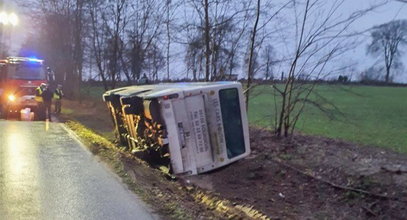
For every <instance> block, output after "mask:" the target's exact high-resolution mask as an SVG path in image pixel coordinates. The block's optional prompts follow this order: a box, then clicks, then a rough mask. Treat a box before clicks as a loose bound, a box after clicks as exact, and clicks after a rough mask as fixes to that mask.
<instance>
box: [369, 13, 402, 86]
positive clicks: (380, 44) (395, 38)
mask: <svg viewBox="0 0 407 220" xmlns="http://www.w3.org/2000/svg"><path fill="white" fill-rule="evenodd" d="M371 37H372V42H371V43H370V44H369V46H368V50H367V52H368V53H370V54H372V55H374V56H380V57H383V58H384V64H385V70H386V75H385V82H389V81H390V78H391V69H392V67H393V66H394V63H395V62H396V61H397V59H398V58H399V56H400V53H401V52H400V47H401V46H404V45H406V44H407V20H396V21H391V22H389V23H386V24H382V25H379V26H377V27H374V28H373V30H372V32H371Z"/></svg>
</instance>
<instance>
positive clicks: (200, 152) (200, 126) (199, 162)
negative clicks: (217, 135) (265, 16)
mask: <svg viewBox="0 0 407 220" xmlns="http://www.w3.org/2000/svg"><path fill="white" fill-rule="evenodd" d="M185 101H186V105H187V109H188V118H189V121H190V125H191V128H192V129H191V130H192V131H193V132H192V134H193V136H194V140H195V144H194V145H190V146H188V147H191V148H195V149H194V150H195V160H196V166H197V167H198V168H200V167H203V166H206V165H210V164H212V163H213V157H212V149H211V144H210V140H209V129H208V124H207V117H206V110H205V104H204V96H202V95H197V96H191V97H188V98H186V99H185Z"/></svg>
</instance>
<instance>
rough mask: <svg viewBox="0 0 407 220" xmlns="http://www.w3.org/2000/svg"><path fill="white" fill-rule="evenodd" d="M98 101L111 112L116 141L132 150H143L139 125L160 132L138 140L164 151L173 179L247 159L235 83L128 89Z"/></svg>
mask: <svg viewBox="0 0 407 220" xmlns="http://www.w3.org/2000/svg"><path fill="white" fill-rule="evenodd" d="M114 97H115V98H116V101H114V100H113V99H114ZM104 100H105V101H106V102H107V103H108V106H109V108H110V110H111V112H112V116H113V119H114V121H115V125H116V130H117V133H118V134H119V135H120V136H121V137H124V140H122V142H124V143H126V142H127V145H129V146H130V147H131V148H132V149H134V148H143V146H140V144H141V142H144V141H143V137H140V136H143V135H145V132H144V133H143V131H142V130H143V129H140V124H141V120H144V123H145V124H146V129H145V130H148V129H149V128H150V129H151V130H154V129H153V128H158V130H160V131H157V132H156V131H152V132H150V133H149V134H148V135H147V136H144V137H147V138H150V137H153V136H154V137H155V139H153V140H156V143H157V145H154V144H151V142H152V141H146V142H148V143H150V145H149V146H161V147H167V148H168V153H169V158H170V164H171V168H172V172H173V173H174V174H186V175H194V174H199V173H204V172H208V171H211V170H214V169H216V168H219V167H222V166H225V165H227V164H230V163H232V162H234V161H236V160H239V159H242V158H244V157H246V156H247V155H249V154H250V146H249V130H248V121H247V115H246V110H245V102H244V96H243V92H242V86H241V84H240V83H237V82H211V83H166V84H157V85H143V86H131V87H124V88H120V89H116V90H111V91H108V92H106V93H105V94H104ZM117 100H120V104H119V103H118V101H117ZM113 102H116V103H113ZM141 103H142V104H141ZM120 110H121V112H120ZM143 117H145V119H143ZM120 120H122V122H120ZM120 123H121V125H120ZM140 130H141V131H140ZM147 133H148V131H147ZM156 134H158V135H156ZM144 148H145V146H144ZM155 148H157V147H155Z"/></svg>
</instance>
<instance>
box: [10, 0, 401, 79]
mask: <svg viewBox="0 0 407 220" xmlns="http://www.w3.org/2000/svg"><path fill="white" fill-rule="evenodd" d="M325 1H329V0H325ZM378 1H380V0H346V2H345V4H344V6H343V7H342V10H343V13H344V14H346V13H347V12H351V11H355V10H356V9H362V8H366V7H368V6H369V5H371V4H373V3H374V2H378ZM8 2H9V3H8V4H6V5H8V6H9V9H7V10H10V11H15V12H16V13H19V14H20V23H19V26H18V27H16V28H13V29H12V30H9V31H10V32H11V36H10V41H11V43H12V48H13V51H12V52H14V53H17V51H18V49H19V47H20V45H21V43H22V42H23V41H24V39H25V37H26V36H27V33H28V32H29V31H33V29H32V28H31V26H32V25H30V20H29V19H27V18H26V17H24V15H23V14H22V10H19V9H18V8H16V6H15V5H13V3H11V2H12V1H10V0H8ZM394 19H407V3H400V2H397V1H392V2H390V3H388V4H387V5H385V6H383V7H381V8H379V9H376V10H375V11H373V12H370V14H369V15H367V16H365V17H363V18H362V19H360V20H358V21H356V22H355V23H354V25H353V29H354V30H365V29H368V28H371V27H373V26H375V25H380V24H383V23H386V22H389V21H391V20H394ZM3 40H7V39H3ZM369 42H370V36H369V34H368V33H367V34H366V35H365V36H363V41H362V43H361V44H359V46H358V47H355V48H354V49H353V50H352V51H350V52H349V54H348V55H346V56H344V58H343V62H344V63H350V62H357V64H358V65H357V66H356V69H357V70H358V71H362V70H364V69H366V68H367V67H369V66H371V65H372V64H373V63H375V62H379V64H381V63H380V62H383V61H381V60H379V61H378V60H377V59H376V58H372V57H371V56H369V55H366V47H367V45H368V43H369ZM278 49H279V48H277V50H278ZM402 60H403V61H404V62H403V63H404V66H405V69H406V70H405V71H404V73H403V74H401V75H398V76H396V77H395V79H396V80H397V81H399V82H405V83H407V48H406V53H404V54H403V58H402ZM173 62H174V63H179V64H180V63H182V62H183V58H180V60H173ZM173 66H179V65H177V64H175V65H173ZM173 70H174V72H178V73H179V74H181V73H184V72H183V70H177V69H176V68H174V69H173Z"/></svg>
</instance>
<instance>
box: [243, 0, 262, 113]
mask: <svg viewBox="0 0 407 220" xmlns="http://www.w3.org/2000/svg"><path fill="white" fill-rule="evenodd" d="M259 18H260V0H257V12H256V21H255V22H254V26H253V31H252V34H251V38H250V53H249V62H248V70H247V88H248V90H246V109H248V108H249V99H250V87H251V85H252V79H253V76H254V70H253V69H254V68H253V57H254V56H253V54H254V46H255V43H256V34H257V25H258V24H259Z"/></svg>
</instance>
